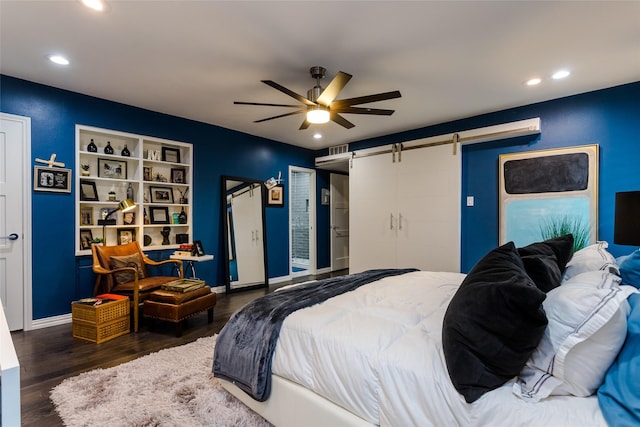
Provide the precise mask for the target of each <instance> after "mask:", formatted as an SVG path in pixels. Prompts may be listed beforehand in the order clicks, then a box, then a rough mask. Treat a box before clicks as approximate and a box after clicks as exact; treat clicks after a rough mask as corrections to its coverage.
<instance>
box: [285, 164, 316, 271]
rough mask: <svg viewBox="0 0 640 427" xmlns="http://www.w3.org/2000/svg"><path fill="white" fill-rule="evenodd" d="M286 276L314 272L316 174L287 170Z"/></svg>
mask: <svg viewBox="0 0 640 427" xmlns="http://www.w3.org/2000/svg"><path fill="white" fill-rule="evenodd" d="M289 254H290V257H289V274H290V275H291V276H292V277H297V276H306V275H308V274H315V272H316V172H315V171H314V170H313V169H307V168H301V167H297V166H289Z"/></svg>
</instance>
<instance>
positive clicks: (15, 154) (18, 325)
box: [0, 114, 31, 331]
mask: <svg viewBox="0 0 640 427" xmlns="http://www.w3.org/2000/svg"><path fill="white" fill-rule="evenodd" d="M30 127H31V122H30V120H29V118H27V117H17V116H12V115H8V114H0V299H1V300H2V306H3V308H4V312H5V315H6V317H7V322H8V324H9V329H10V330H12V331H15V330H18V329H28V327H30V324H27V325H25V319H29V320H28V322H29V323H30V319H31V310H30V309H29V310H26V309H25V307H27V306H28V307H30V306H31V300H30V292H26V291H27V290H29V291H30V286H31V285H30V281H29V279H30V275H29V274H28V273H27V272H28V271H29V269H30V265H27V264H28V257H27V256H26V254H27V252H28V251H27V249H28V248H29V247H30V246H29V245H28V242H29V241H27V240H25V236H24V231H25V230H26V229H27V225H28V226H29V229H30V225H31V221H30V219H29V218H30V216H31V211H30V209H29V206H30V204H29V203H30V202H28V201H27V200H26V199H27V198H28V197H29V194H30V191H28V186H29V183H30V182H31V180H30V179H29V172H30V171H24V170H23V169H24V165H25V164H26V163H27V161H28V159H29V157H27V156H30ZM25 295H26V298H25ZM25 302H27V303H28V304H25ZM25 326H26V328H25Z"/></svg>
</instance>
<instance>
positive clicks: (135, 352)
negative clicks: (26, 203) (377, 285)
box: [11, 270, 347, 427]
mask: <svg viewBox="0 0 640 427" xmlns="http://www.w3.org/2000/svg"><path fill="white" fill-rule="evenodd" d="M344 274H347V271H346V270H342V271H338V272H334V273H330V274H324V275H318V276H304V277H299V278H296V279H295V280H293V282H295V283H297V282H302V281H306V280H312V279H322V278H325V277H329V276H340V275H344ZM289 283H291V282H287V283H281V284H278V285H272V286H270V287H269V289H256V290H249V291H245V292H240V293H234V294H230V295H226V294H219V295H218V299H217V303H216V307H215V310H214V320H213V323H207V315H206V312H205V313H202V314H201V315H199V316H195V317H193V318H190V319H188V320H187V323H185V325H184V328H183V333H182V336H181V337H180V338H177V337H176V336H175V325H174V324H172V323H168V322H156V323H155V325H154V328H153V331H150V330H149V323H148V322H143V323H142V324H141V327H140V331H139V332H138V333H130V334H127V335H123V336H121V337H118V338H115V339H113V340H111V341H107V342H104V343H101V344H94V343H91V342H88V341H84V340H79V339H74V338H73V337H72V332H71V323H68V324H65V325H59V326H53V327H50V328H43V329H36V330H33V331H18V332H13V333H12V334H11V337H12V338H13V343H14V346H15V349H16V353H17V355H18V360H19V361H20V383H21V396H20V397H21V409H22V425H24V426H43V427H45V426H46V427H54V426H62V425H63V424H62V420H61V419H60V417H58V414H57V412H56V411H55V409H54V406H53V404H52V403H51V400H50V399H49V391H50V390H51V389H52V388H53V387H55V386H56V385H58V384H60V383H61V382H62V380H64V379H65V378H68V377H73V376H75V375H78V374H80V373H82V372H86V371H90V370H92V369H96V368H109V367H112V366H116V365H119V364H121V363H124V362H128V361H130V360H133V359H136V358H138V357H140V356H144V355H147V354H149V353H153V352H156V351H159V350H162V349H164V348H169V347H175V346H178V345H182V344H187V343H189V342H192V341H195V340H196V339H198V338H200V337H205V336H211V335H214V334H216V333H218V332H220V330H221V329H222V327H223V326H224V325H225V323H226V322H227V321H228V320H229V317H231V314H233V312H235V311H236V310H237V309H239V308H240V307H242V306H244V305H245V304H246V303H248V302H250V301H252V300H253V299H255V298H258V297H260V296H262V295H264V294H266V293H268V292H272V291H274V290H275V289H277V288H278V287H281V286H283V285H286V284H289ZM141 319H142V316H141Z"/></svg>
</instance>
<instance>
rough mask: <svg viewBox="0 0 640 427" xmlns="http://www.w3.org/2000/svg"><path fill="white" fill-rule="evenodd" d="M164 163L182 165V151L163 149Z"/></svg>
mask: <svg viewBox="0 0 640 427" xmlns="http://www.w3.org/2000/svg"><path fill="white" fill-rule="evenodd" d="M162 161H163V162H171V163H180V149H178V148H169V147H162Z"/></svg>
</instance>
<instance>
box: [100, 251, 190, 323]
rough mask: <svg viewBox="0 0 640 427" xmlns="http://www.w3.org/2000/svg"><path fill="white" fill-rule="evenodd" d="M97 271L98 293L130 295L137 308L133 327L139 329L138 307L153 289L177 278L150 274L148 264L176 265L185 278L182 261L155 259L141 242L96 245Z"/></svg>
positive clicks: (134, 313)
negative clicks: (148, 253) (143, 249)
mask: <svg viewBox="0 0 640 427" xmlns="http://www.w3.org/2000/svg"><path fill="white" fill-rule="evenodd" d="M91 252H92V254H93V272H94V273H96V274H97V275H98V277H97V278H96V284H95V287H94V289H93V293H94V295H98V294H99V293H112V294H120V295H126V296H128V297H129V300H130V301H131V306H132V308H133V327H134V331H135V332H138V318H139V313H138V311H139V310H138V309H139V307H140V304H142V303H143V302H144V300H146V299H147V298H148V296H149V294H150V293H151V292H153V291H154V290H156V289H159V288H160V286H162V285H163V284H165V283H167V282H171V281H173V280H177V279H178V277H175V276H149V274H148V273H147V265H153V266H158V265H163V264H175V266H176V267H177V268H178V270H179V272H180V273H179V274H180V276H179V278H183V277H184V271H183V267H182V261H180V260H173V259H171V260H164V261H153V260H151V259H149V258H148V257H147V256H146V255H145V254H144V253H143V252H142V250H141V249H140V245H139V244H138V242H131V243H127V244H124V245H118V246H99V245H92V246H91Z"/></svg>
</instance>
